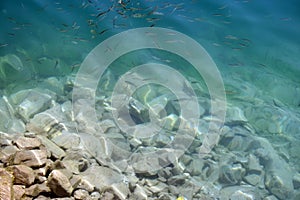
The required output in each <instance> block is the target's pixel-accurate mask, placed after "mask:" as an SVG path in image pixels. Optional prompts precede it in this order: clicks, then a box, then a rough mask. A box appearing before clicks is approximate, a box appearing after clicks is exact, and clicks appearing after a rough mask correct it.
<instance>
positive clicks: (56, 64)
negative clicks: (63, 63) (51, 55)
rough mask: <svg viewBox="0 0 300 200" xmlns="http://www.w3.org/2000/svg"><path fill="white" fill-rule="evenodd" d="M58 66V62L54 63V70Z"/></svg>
mask: <svg viewBox="0 0 300 200" xmlns="http://www.w3.org/2000/svg"><path fill="white" fill-rule="evenodd" d="M57 66H58V60H56V61H55V64H54V69H56V68H57Z"/></svg>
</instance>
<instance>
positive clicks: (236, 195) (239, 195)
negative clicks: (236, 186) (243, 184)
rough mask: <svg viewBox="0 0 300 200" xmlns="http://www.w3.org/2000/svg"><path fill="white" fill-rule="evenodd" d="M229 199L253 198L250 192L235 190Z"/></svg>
mask: <svg viewBox="0 0 300 200" xmlns="http://www.w3.org/2000/svg"><path fill="white" fill-rule="evenodd" d="M230 200H254V197H253V195H252V194H247V193H245V192H243V191H241V190H237V191H236V192H234V193H233V194H232V195H231V196H230Z"/></svg>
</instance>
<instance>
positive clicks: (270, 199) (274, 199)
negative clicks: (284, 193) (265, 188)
mask: <svg viewBox="0 0 300 200" xmlns="http://www.w3.org/2000/svg"><path fill="white" fill-rule="evenodd" d="M264 200H278V199H277V198H276V197H275V196H274V195H271V196H267V197H265V198H264Z"/></svg>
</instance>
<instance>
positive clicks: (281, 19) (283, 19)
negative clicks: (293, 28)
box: [280, 17, 292, 21]
mask: <svg viewBox="0 0 300 200" xmlns="http://www.w3.org/2000/svg"><path fill="white" fill-rule="evenodd" d="M291 20H292V18H290V17H283V18H280V21H291Z"/></svg>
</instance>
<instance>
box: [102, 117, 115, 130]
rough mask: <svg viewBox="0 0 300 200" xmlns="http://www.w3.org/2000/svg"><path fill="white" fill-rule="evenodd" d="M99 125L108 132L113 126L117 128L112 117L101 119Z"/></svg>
mask: <svg viewBox="0 0 300 200" xmlns="http://www.w3.org/2000/svg"><path fill="white" fill-rule="evenodd" d="M99 125H100V127H101V128H102V130H103V132H104V133H106V132H108V131H109V129H111V128H116V124H115V122H114V121H113V120H111V119H105V120H103V121H101V122H100V124H99Z"/></svg>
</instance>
